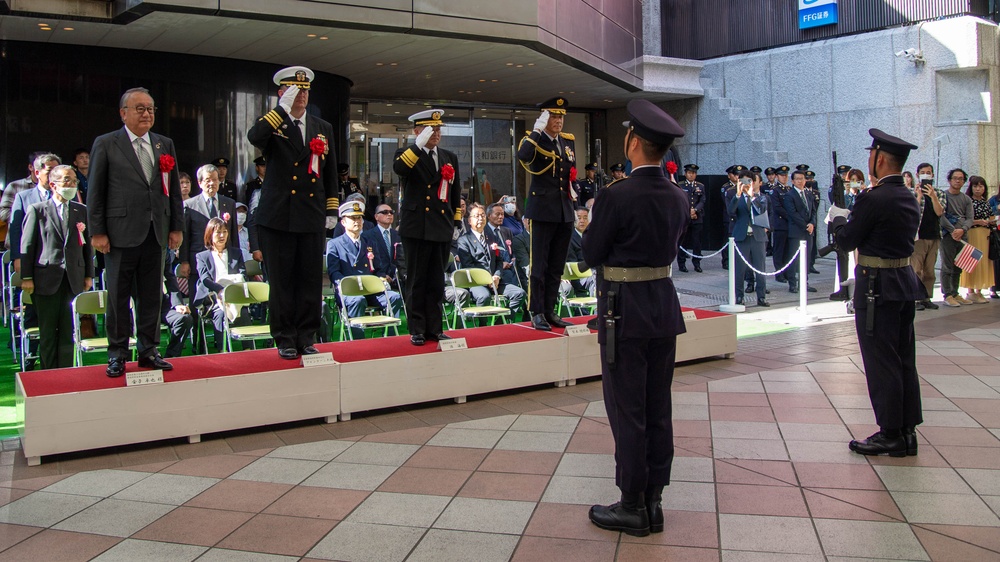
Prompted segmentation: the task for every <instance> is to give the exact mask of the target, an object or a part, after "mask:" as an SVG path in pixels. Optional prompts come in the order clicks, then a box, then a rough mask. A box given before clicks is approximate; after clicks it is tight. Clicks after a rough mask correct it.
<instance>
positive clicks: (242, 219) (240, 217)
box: [236, 213, 247, 226]
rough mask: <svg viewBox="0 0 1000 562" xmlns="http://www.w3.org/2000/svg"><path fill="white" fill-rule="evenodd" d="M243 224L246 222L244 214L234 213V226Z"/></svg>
mask: <svg viewBox="0 0 1000 562" xmlns="http://www.w3.org/2000/svg"><path fill="white" fill-rule="evenodd" d="M245 222H247V215H246V213H236V224H238V225H240V226H243V223H245Z"/></svg>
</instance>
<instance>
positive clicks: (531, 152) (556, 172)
mask: <svg viewBox="0 0 1000 562" xmlns="http://www.w3.org/2000/svg"><path fill="white" fill-rule="evenodd" d="M557 141H558V144H557ZM575 150H576V145H575V143H574V138H573V135H570V134H568V133H560V134H559V136H558V137H557V138H556V140H553V139H551V138H549V135H548V134H547V133H545V132H539V131H532V132H531V133H530V134H529V135H528V136H526V137H524V138H523V139H521V144H520V145H519V146H518V149H517V159H518V160H520V162H521V166H523V167H524V168H525V170H527V171H528V173H529V174H531V186H530V187H529V188H528V201H527V204H526V206H525V211H524V216H526V217H528V218H529V219H531V267H530V269H531V271H530V274H529V286H530V290H529V291H528V310H529V311H530V312H531V314H532V315H535V314H542V315H544V316H549V315H555V308H556V300H557V299H558V297H559V281H560V280H561V277H562V273H563V268H564V267H565V266H566V250H567V249H568V248H569V239H570V234H571V232H572V230H573V199H572V197H571V195H570V185H569V183H570V182H569V177H570V170H571V169H573V168H574V167H575V166H576V155H575Z"/></svg>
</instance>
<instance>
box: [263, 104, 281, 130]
mask: <svg viewBox="0 0 1000 562" xmlns="http://www.w3.org/2000/svg"><path fill="white" fill-rule="evenodd" d="M263 119H264V120H265V121H267V122H268V124H269V125H271V126H272V127H274V128H275V129H277V128H278V127H280V126H281V121H282V119H281V115H279V114H278V112H277V111H274V110H273V109H272V110H271V111H268V112H267V113H265V114H264V117H263Z"/></svg>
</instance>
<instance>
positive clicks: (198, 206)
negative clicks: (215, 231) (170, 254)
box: [178, 193, 240, 287]
mask: <svg viewBox="0 0 1000 562" xmlns="http://www.w3.org/2000/svg"><path fill="white" fill-rule="evenodd" d="M215 198H216V200H217V201H218V205H219V208H218V210H217V211H218V214H217V215H216V216H217V217H218V218H219V219H221V220H224V221H226V228H228V229H229V242H228V244H229V246H230V247H233V248H238V247H239V243H240V239H239V236H238V235H237V233H236V202H235V201H233V200H232V199H230V198H229V197H226V196H225V195H222V194H221V193H219V194H216V196H215ZM227 215H228V216H229V220H226V216H227ZM211 219H212V217H211V210H210V209H209V203H208V200H207V199H205V194H204V193H201V194H198V195H196V196H194V197H192V198H190V199H188V200H187V201H185V202H184V241H183V242H181V249H180V252H178V259H179V260H180V262H181V263H182V264H183V263H186V264H188V266H189V268H190V269H189V270H190V273H189V275H188V286H190V287H193V286H196V285H197V284H198V268H197V266H196V264H195V256H197V255H198V254H200V253H201V252H203V251H205V250H206V249H207V248H205V227H206V226H208V221H210V220H211Z"/></svg>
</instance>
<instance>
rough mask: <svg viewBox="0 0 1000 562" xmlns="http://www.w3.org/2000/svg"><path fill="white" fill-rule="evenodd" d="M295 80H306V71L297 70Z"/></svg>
mask: <svg viewBox="0 0 1000 562" xmlns="http://www.w3.org/2000/svg"><path fill="white" fill-rule="evenodd" d="M295 81H296V82H305V81H306V73H305V71H304V70H296V71H295Z"/></svg>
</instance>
